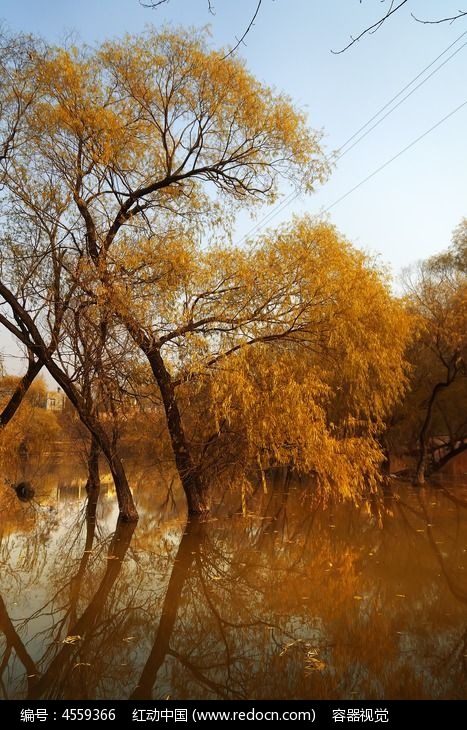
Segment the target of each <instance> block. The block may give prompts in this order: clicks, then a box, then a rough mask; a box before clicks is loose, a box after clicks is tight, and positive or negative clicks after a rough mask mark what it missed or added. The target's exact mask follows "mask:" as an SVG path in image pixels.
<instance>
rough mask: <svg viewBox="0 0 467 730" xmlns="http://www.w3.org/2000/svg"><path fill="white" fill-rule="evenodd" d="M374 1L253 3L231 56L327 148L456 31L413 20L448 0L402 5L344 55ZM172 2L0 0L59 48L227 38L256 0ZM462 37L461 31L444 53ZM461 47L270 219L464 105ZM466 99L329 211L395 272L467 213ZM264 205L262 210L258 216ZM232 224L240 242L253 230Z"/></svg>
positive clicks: (26, 27)
mask: <svg viewBox="0 0 467 730" xmlns="http://www.w3.org/2000/svg"><path fill="white" fill-rule="evenodd" d="M388 3H389V0H386V3H381V2H380V1H379V0H365V2H363V3H360V2H359V0H263V3H262V7H261V9H260V13H259V15H258V18H257V20H256V23H255V25H254V27H253V28H252V29H251V31H250V33H249V34H248V36H247V38H246V45H245V46H243V47H242V49H241V53H242V55H243V56H244V57H245V58H246V60H247V63H248V66H249V68H250V70H251V71H252V72H253V73H254V74H255V75H256V76H257V77H258V78H260V79H261V80H262V81H264V82H266V83H268V84H270V85H273V86H275V87H277V88H278V89H280V90H281V91H286V92H287V93H288V94H289V95H290V96H291V97H292V98H293V99H294V100H295V102H296V104H297V105H298V106H299V107H300V108H301V109H304V110H305V111H306V112H307V113H308V115H309V121H310V125H311V126H313V127H315V128H320V129H322V130H323V131H324V134H325V138H324V139H325V144H326V147H327V149H328V150H335V149H337V148H339V147H340V145H341V144H342V143H343V142H344V141H345V140H347V139H348V138H349V137H350V136H351V135H352V134H353V133H354V132H355V131H356V130H357V129H358V128H359V127H361V126H362V125H363V124H364V123H365V122H366V121H367V120H368V119H369V118H370V117H371V116H372V115H373V114H374V113H375V112H376V111H377V110H378V109H379V108H380V107H381V106H383V105H384V104H385V103H386V102H387V101H388V100H389V99H390V98H391V97H392V96H394V94H396V93H397V92H398V91H399V90H400V89H401V88H402V87H403V86H405V84H406V83H407V82H408V81H410V80H411V79H412V78H413V77H414V76H415V75H416V74H417V73H418V72H419V71H421V70H422V68H424V67H425V66H426V65H427V64H428V63H430V62H431V61H432V60H433V59H434V58H435V57H436V56H437V55H438V54H439V53H440V52H441V51H442V50H444V48H445V47H446V46H448V45H449V44H450V43H451V42H452V41H454V40H455V39H456V38H457V37H458V36H459V35H460V34H461V33H463V32H466V31H467V19H465V20H459V21H458V22H456V23H453V24H447V23H445V24H442V25H421V24H419V23H416V22H414V21H413V20H412V19H411V17H410V11H413V12H414V13H415V14H418V15H419V16H422V17H425V18H437V17H440V16H442V15H443V14H445V15H446V14H451V15H452V14H455V13H456V12H457V9H458V0H410V1H409V2H408V3H407V5H406V6H404V7H403V8H402V10H401V12H400V13H397V14H396V15H395V16H393V18H391V19H390V20H389V21H388V22H387V23H385V25H384V26H383V27H382V28H380V30H379V31H378V32H377V33H375V34H373V35H370V36H366V37H365V38H364V39H362V41H360V43H358V44H357V45H355V46H353V47H352V48H351V49H350V50H348V51H347V52H346V53H344V54H342V55H333V54H331V53H330V49H331V48H334V49H338V48H339V47H342V46H343V45H345V43H346V42H347V41H348V39H349V36H350V35H351V34H354V35H355V34H357V32H358V31H359V30H360V29H362V28H363V27H365V26H366V25H368V24H370V23H372V22H374V21H375V20H376V19H377V18H378V17H379V15H380V14H381V13H382V12H384V9H385V7H387V6H388ZM212 5H213V6H214V10H215V15H210V13H209V11H208V2H207V0H189V1H188V0H170V2H169V3H168V4H166V5H162V6H160V7H159V8H158V9H156V10H150V9H147V8H143V7H141V5H140V4H139V2H138V0H76V1H75V2H70V0H61V1H59V0H42V2H41V1H40V0H2V2H1V5H0V18H3V21H4V23H5V24H6V26H7V27H8V28H10V30H13V31H19V30H22V31H29V32H34V33H37V34H40V35H42V36H43V37H45V38H46V39H47V40H49V41H52V42H55V43H60V42H61V41H63V40H64V39H65V38H66V37H67V36H69V34H70V33H74V34H76V35H77V37H78V38H80V39H82V40H83V41H86V42H88V43H93V42H95V41H99V40H101V39H103V38H107V37H112V36H118V35H121V34H123V33H125V32H137V31H139V30H141V29H143V28H144V26H145V24H147V23H153V24H155V25H159V24H164V23H167V22H169V23H172V24H175V25H177V24H180V25H205V24H208V23H209V24H210V25H211V31H212V43H213V45H215V46H217V45H225V44H228V43H232V42H234V41H235V36H240V35H241V34H242V32H243V31H244V29H245V26H246V25H247V24H248V22H249V20H250V18H251V15H252V13H253V12H254V9H255V7H256V5H257V0H235V2H232V1H230V2H229V1H228V0H212ZM466 41H467V32H466V35H465V37H464V38H463V39H462V40H461V41H460V42H459V43H458V45H457V46H455V47H454V48H453V50H455V49H456V48H457V47H459V46H460V45H462V43H464V42H466ZM466 72H467V46H466V47H465V48H464V49H462V50H461V51H460V52H459V53H458V54H457V55H456V56H455V58H453V59H452V60H451V61H450V62H449V63H447V64H446V65H445V66H444V67H443V68H442V69H441V70H440V71H439V72H438V73H437V74H436V75H435V76H433V78H431V79H430V80H429V81H428V82H427V83H426V84H425V85H424V86H423V87H422V88H420V89H419V90H418V91H417V92H415V93H414V94H413V95H412V96H411V97H410V98H409V99H408V100H407V101H406V102H404V103H403V104H402V105H401V106H400V108H399V109H397V110H396V111H395V112H394V114H392V115H390V116H389V117H388V118H387V119H386V120H385V121H384V122H383V123H382V124H381V125H380V126H379V127H378V128H377V129H375V130H374V131H373V132H371V133H370V134H369V135H368V136H367V137H366V138H365V139H364V140H363V141H362V142H361V143H360V144H358V145H357V146H356V147H355V149H353V150H351V151H350V152H349V153H348V154H347V155H346V156H345V157H344V158H343V159H342V160H341V162H340V163H339V164H338V166H337V168H336V169H335V170H334V172H333V174H332V177H331V179H330V180H329V182H328V183H326V185H325V186H324V187H323V188H321V189H319V190H318V191H317V192H316V193H315V194H314V195H312V196H310V197H307V198H306V199H300V200H295V201H293V203H292V204H291V205H290V206H289V207H287V208H286V209H285V210H284V211H283V212H282V213H280V214H279V215H278V216H277V217H276V218H275V219H274V220H273V221H272V223H273V224H275V223H276V222H280V221H281V220H285V219H287V218H288V217H289V216H290V215H291V214H292V213H293V212H301V211H303V210H307V211H310V212H312V213H318V212H319V211H320V210H321V209H323V208H326V207H327V206H329V205H331V204H332V203H333V202H334V201H335V200H337V199H338V198H339V197H340V196H341V195H343V194H344V193H346V192H347V191H348V190H350V189H351V188H352V187H353V186H354V185H356V184H357V183H359V182H360V180H362V179H364V178H365V177H366V176H367V175H369V174H370V173H371V172H373V170H375V169H376V168H378V167H379V166H380V165H381V164H383V163H384V162H386V160H388V159H390V158H391V157H393V156H394V155H395V154H396V153H398V152H399V151H400V150H402V149H403V148H404V147H405V146H407V145H408V144H409V143H410V142H412V141H413V140H414V139H416V138H417V137H418V136H419V135H421V134H422V133H423V132H425V130H427V129H428V128H429V127H431V126H432V125H433V124H435V123H436V122H437V121H438V120H440V119H441V118H442V117H444V116H445V115H446V114H448V113H449V112H451V111H452V110H453V109H455V108H456V107H457V106H459V105H460V104H461V103H462V102H463V101H466V100H467V88H466V86H465V83H464V80H465V78H466V77H467V73H466ZM466 123H467V106H465V107H464V108H463V109H461V110H460V111H459V112H458V113H457V114H455V115H454V116H453V117H452V118H450V119H449V120H447V121H446V122H445V123H444V124H442V125H441V126H440V127H439V128H438V129H436V130H434V131H433V132H432V133H431V134H430V135H428V136H427V137H426V138H424V139H423V140H421V141H420V142H419V143H418V144H416V145H415V146H414V147H413V148H412V149H410V150H409V151H407V152H406V153H405V154H403V155H402V156H401V157H400V158H399V159H397V160H396V161H394V162H393V163H392V164H391V165H389V166H388V167H387V168H386V169H384V170H383V171H382V172H380V173H379V174H378V175H376V176H375V177H374V178H373V179H372V180H370V181H369V182H368V183H366V184H365V185H363V186H362V187H361V188H360V189H358V190H357V191H355V192H354V193H352V194H351V195H349V196H348V197H347V198H346V199H345V200H343V201H342V202H341V203H339V204H338V205H336V206H335V207H334V208H333V209H332V211H331V212H330V215H331V220H332V221H333V222H335V223H336V224H337V226H338V227H339V228H340V230H341V231H342V232H343V233H344V234H345V235H346V236H347V237H348V238H349V239H350V240H351V241H352V242H353V243H354V244H355V245H357V246H359V247H361V248H363V249H365V250H367V251H371V252H372V253H378V254H380V256H381V260H382V261H383V262H385V263H389V264H390V265H391V267H392V270H393V272H394V273H395V274H396V275H397V273H398V272H399V271H400V269H401V268H402V267H403V266H406V265H408V264H410V263H411V262H413V261H415V260H417V259H421V258H425V257H427V256H429V255H431V254H433V253H435V252H437V251H440V250H442V249H444V248H446V246H447V245H448V244H449V242H450V236H451V231H452V229H453V228H454V227H455V226H456V225H457V223H458V222H459V221H460V219H461V218H462V217H464V216H467V140H466V135H465V129H466ZM267 212H268V211H267V210H264V211H262V212H261V214H260V219H261V217H262V216H264V215H265V214H267ZM254 224H255V223H254V221H253V222H252V221H250V220H249V219H247V218H246V217H241V218H240V220H239V223H238V236H237V238H241V237H242V235H243V234H244V233H246V232H247V231H248V230H249V229H250V228H252V226H253V225H254Z"/></svg>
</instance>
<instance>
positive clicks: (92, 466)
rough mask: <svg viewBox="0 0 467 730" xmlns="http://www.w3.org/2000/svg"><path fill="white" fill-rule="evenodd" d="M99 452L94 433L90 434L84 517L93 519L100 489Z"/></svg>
mask: <svg viewBox="0 0 467 730" xmlns="http://www.w3.org/2000/svg"><path fill="white" fill-rule="evenodd" d="M99 454H100V447H99V443H98V441H97V439H96V437H95V436H94V434H91V445H90V449H89V456H88V479H87V482H86V493H87V495H88V501H87V505H86V518H89V519H90V520H93V521H95V519H96V507H97V502H98V499H99V492H100V490H101V480H100V474H99Z"/></svg>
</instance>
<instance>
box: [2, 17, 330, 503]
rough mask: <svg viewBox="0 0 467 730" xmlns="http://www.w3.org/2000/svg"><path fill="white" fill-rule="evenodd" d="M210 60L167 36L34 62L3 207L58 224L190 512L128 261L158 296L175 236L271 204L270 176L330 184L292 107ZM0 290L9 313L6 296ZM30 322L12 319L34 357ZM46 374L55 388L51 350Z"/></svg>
mask: <svg viewBox="0 0 467 730" xmlns="http://www.w3.org/2000/svg"><path fill="white" fill-rule="evenodd" d="M219 60H220V59H219V53H217V52H214V51H211V50H210V49H209V48H208V46H207V43H206V38H205V37H204V36H203V35H202V34H198V33H196V32H190V33H187V32H180V33H174V32H168V31H167V32H162V33H156V32H154V31H148V32H147V33H146V34H144V35H141V36H138V37H126V38H125V39H124V40H123V41H121V42H118V41H115V42H109V43H105V44H103V45H102V46H101V47H99V48H97V49H88V48H83V49H76V48H73V49H68V50H65V49H49V50H48V51H47V52H46V53H45V55H41V56H39V54H36V56H35V58H34V63H33V64H32V69H31V71H30V75H31V79H32V84H33V87H34V88H35V89H36V98H35V99H34V101H33V103H31V104H30V105H29V107H28V109H27V114H26V119H25V121H24V120H23V125H22V135H23V137H22V139H25V140H26V141H27V144H24V145H19V146H18V147H17V149H16V150H15V156H14V158H13V159H12V160H10V162H9V165H8V166H7V167H4V169H3V179H4V184H5V188H4V190H5V192H4V199H3V204H4V206H5V207H4V210H7V209H8V208H10V209H11V208H14V209H15V210H19V211H20V212H21V213H25V214H26V215H28V216H29V219H30V220H33V219H34V217H36V220H37V221H38V224H39V223H40V222H41V221H42V220H46V221H47V223H48V224H50V225H52V226H54V228H55V229H56V231H57V233H58V235H59V238H60V245H61V246H62V248H63V249H65V250H66V252H67V276H70V277H72V278H73V280H74V281H75V282H76V284H77V289H76V291H77V292H78V291H79V290H80V288H81V291H83V292H84V293H85V294H86V295H87V296H93V297H96V298H98V299H99V301H100V302H101V303H105V306H106V307H107V310H108V312H110V313H111V314H112V316H113V317H115V318H117V319H118V320H119V321H120V322H122V323H124V325H125V326H126V327H127V329H128V330H129V332H130V333H131V335H132V337H133V338H134V340H135V342H136V343H137V345H138V347H139V348H141V351H142V352H143V353H144V356H145V357H146V358H147V359H148V361H149V363H150V366H151V369H152V372H153V374H154V378H155V380H156V382H157V384H158V386H159V388H160V391H161V396H162V401H163V404H164V408H165V412H166V417H167V424H168V429H169V433H170V437H171V442H172V446H173V450H174V456H175V460H176V463H177V467H178V470H179V473H180V476H181V480H182V483H183V485H184V488H185V491H186V493H187V497H188V501H189V509H190V511H194V512H196V511H202V510H203V509H205V507H206V504H205V496H204V489H203V487H202V485H201V483H200V480H199V475H198V474H197V472H196V469H195V468H194V465H193V463H192V459H191V456H190V450H189V445H188V444H187V443H186V438H185V435H184V430H183V425H182V419H181V415H180V412H179V408H178V404H177V399H176V397H175V393H174V387H173V383H172V377H171V372H170V370H171V367H170V364H169V362H167V360H165V359H164V358H163V357H162V355H161V348H162V346H163V344H164V343H163V342H160V341H159V340H158V338H157V337H155V336H154V333H153V332H151V330H148V323H147V316H146V315H147V310H148V307H147V306H146V304H147V301H146V302H144V301H143V302H141V301H137V302H136V301H134V300H132V301H134V305H135V306H134V308H133V307H131V308H129V307H128V306H127V301H128V300H131V297H125V296H122V294H124V292H123V289H122V287H124V286H126V285H128V286H129V287H130V289H131V288H133V287H137V285H138V283H139V282H140V280H141V278H143V279H144V283H145V284H146V285H149V284H151V279H150V278H148V277H147V276H146V274H145V272H144V271H143V273H141V269H139V270H138V269H137V268H135V267H134V266H133V264H132V256H133V254H134V253H135V252H136V254H137V255H139V256H140V257H141V256H142V257H143V259H144V256H146V255H147V256H149V257H150V258H151V261H150V268H151V272H152V273H151V276H152V277H153V279H152V283H153V284H154V285H156V284H157V281H158V279H157V277H158V273H157V266H156V267H155V269H156V270H155V272H154V271H153V269H154V265H153V263H154V262H153V259H154V257H157V256H158V257H159V264H158V265H159V267H162V268H164V266H165V265H166V261H167V258H169V259H172V258H173V250H175V249H177V245H178V243H179V240H180V239H184V238H186V237H187V236H188V237H189V238H191V239H192V238H193V234H198V235H199V233H200V231H201V230H205V231H206V230H208V229H207V226H209V227H210V229H212V227H213V226H215V225H217V224H219V223H222V224H224V226H225V225H227V224H228V223H229V220H230V215H231V213H232V212H233V210H234V209H235V208H236V207H237V206H239V205H240V204H241V205H242V206H246V205H253V204H255V203H258V202H262V203H264V202H268V201H269V202H271V201H273V200H274V199H275V197H276V195H277V190H278V181H279V179H280V178H286V179H288V180H290V181H293V183H294V184H296V185H298V186H302V187H303V188H305V189H308V190H310V189H312V187H313V184H314V183H315V181H316V180H317V179H321V178H322V177H323V176H324V175H325V173H326V163H325V161H324V158H323V156H322V153H321V150H320V147H319V139H318V135H316V134H315V133H313V132H311V131H310V130H309V129H308V128H307V126H306V123H305V118H304V116H303V115H302V114H300V113H298V112H297V111H296V110H295V109H294V108H293V106H292V105H291V103H290V101H289V100H288V99H287V98H286V97H284V96H282V95H280V94H276V93H275V92H273V91H272V90H271V89H269V88H267V87H266V86H264V85H263V84H261V83H259V82H258V81H257V80H255V79H254V78H253V77H252V75H251V74H249V73H248V71H247V70H246V68H245V66H244V64H243V63H242V62H241V61H239V60H237V59H232V58H228V59H226V60H225V61H223V62H222V63H220V62H219ZM188 234H189V235H188ZM182 248H183V246H182ZM122 251H125V252H126V257H125V258H124V259H123V260H122V257H121V252H122ZM167 252H169V253H168V254H167ZM33 254H34V252H33V251H32V255H33ZM180 255H181V259H183V258H184V256H185V254H184V252H183V251H182V252H181V254H180ZM170 265H172V264H170ZM128 272H130V273H131V275H132V277H131V280H128V279H129V277H128ZM122 282H123V283H122ZM3 286H4V288H3V290H2V294H3V296H4V297H5V298H7V299H8V297H9V304H10V305H11V304H13V299H14V293H13V294H12V292H11V288H9V287H8V282H5V281H3ZM156 289H157V287H156V288H155V290H154V292H153V293H151V294H150V295H149V296H150V297H151V298H152V297H155V296H156ZM8 292H10V294H8ZM10 295H12V296H10ZM30 314H31V313H30V312H28V311H27V307H23V308H22V309H19V308H18V307H16V309H15V319H19V320H21V322H22V326H24V327H26V329H28V332H29V335H30V336H31V334H32V339H33V340H34V341H35V347H36V350H37V351H39V350H40V351H41V355H42V356H44V355H45V353H44V348H43V347H42V345H41V343H38V342H37V335H38V334H39V335H40V333H38V332H37V331H36V332H33V333H31V329H30V326H31V316H30ZM32 324H33V325H34V322H32ZM55 341H56V342H57V343H59V341H60V338H59V337H56V338H55ZM45 364H46V365H47V367H48V368H49V370H50V371H51V372H53V374H54V377H58V376H59V373H58V372H57V367H58V368H59V369H60V371H61V374H62V375H61V376H60V377H63V374H64V371H63V367H60V364H59V363H58V362H57V357H56V356H55V357H54V354H53V353H51V352H49V353H47V357H46V363H45Z"/></svg>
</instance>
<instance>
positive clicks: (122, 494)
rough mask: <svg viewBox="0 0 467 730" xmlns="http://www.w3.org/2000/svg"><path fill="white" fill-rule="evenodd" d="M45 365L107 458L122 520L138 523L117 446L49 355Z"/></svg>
mask: <svg viewBox="0 0 467 730" xmlns="http://www.w3.org/2000/svg"><path fill="white" fill-rule="evenodd" d="M44 354H46V353H44ZM44 364H45V366H46V368H47V370H48V371H49V373H50V374H51V375H52V377H53V378H55V380H56V381H57V383H58V384H59V385H60V386H61V387H62V389H63V392H64V393H65V394H66V395H67V396H68V398H69V399H70V401H71V403H72V404H73V406H74V407H75V408H76V412H77V413H78V416H79V418H80V420H81V422H82V423H83V425H84V426H86V428H87V430H88V431H89V432H90V434H91V436H92V438H93V439H94V441H95V446H98V447H99V448H100V450H101V451H102V453H103V454H104V456H105V459H106V461H107V463H108V465H109V469H110V473H111V474H112V478H113V481H114V485H115V491H116V493H117V501H118V509H119V515H120V518H121V519H122V520H123V521H124V522H136V521H137V520H138V512H137V510H136V507H135V503H134V500H133V495H132V493H131V489H130V485H129V484H128V479H127V476H126V473H125V468H124V466H123V463H122V460H121V459H120V456H119V455H118V452H117V450H116V448H115V446H114V445H112V442H111V440H110V438H109V437H108V435H107V433H106V431H105V429H104V428H103V427H102V426H101V424H100V423H99V421H98V419H97V418H96V417H95V416H93V415H92V414H90V413H89V410H88V409H87V408H86V405H85V403H84V401H83V399H82V398H81V397H80V395H79V393H78V392H77V391H76V389H75V388H74V386H73V384H72V383H71V381H70V379H69V378H68V376H67V375H66V373H64V372H63V371H62V370H61V369H60V368H59V367H58V365H56V363H55V362H54V361H53V359H52V358H51V357H50V356H48V355H46V356H45V357H44ZM93 459H95V455H94V456H93Z"/></svg>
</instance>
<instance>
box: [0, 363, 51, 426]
mask: <svg viewBox="0 0 467 730" xmlns="http://www.w3.org/2000/svg"><path fill="white" fill-rule="evenodd" d="M41 368H42V362H41V361H40V360H30V361H29V365H28V369H27V370H26V373H25V374H24V375H23V377H22V378H21V380H20V381H19V383H18V385H17V386H16V388H15V390H14V392H13V394H12V396H11V398H10V400H9V401H8V403H7V404H6V405H5V406H4V408H3V410H2V412H1V413H0V429H2V428H5V426H6V425H7V423H9V422H10V421H11V419H12V418H13V416H14V415H15V413H16V411H17V410H18V408H19V407H20V405H21V403H22V402H23V399H24V396H25V395H26V393H27V392H28V390H29V388H30V387H31V385H32V383H33V382H34V380H35V378H36V377H37V375H38V374H39V372H40V370H41Z"/></svg>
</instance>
